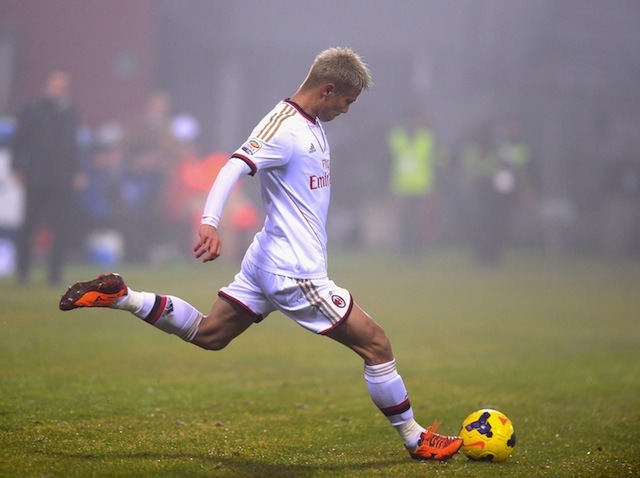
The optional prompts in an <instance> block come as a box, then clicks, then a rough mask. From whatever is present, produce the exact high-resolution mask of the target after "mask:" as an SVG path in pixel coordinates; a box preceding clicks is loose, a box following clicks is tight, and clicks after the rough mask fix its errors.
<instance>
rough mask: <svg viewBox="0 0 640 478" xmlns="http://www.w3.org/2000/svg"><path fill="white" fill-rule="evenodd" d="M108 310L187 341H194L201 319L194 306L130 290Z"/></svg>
mask: <svg viewBox="0 0 640 478" xmlns="http://www.w3.org/2000/svg"><path fill="white" fill-rule="evenodd" d="M111 307H112V308H114V309H121V310H128V311H129V312H131V313H132V314H134V315H135V316H136V317H139V318H141V319H142V320H144V321H145V322H147V323H149V324H151V325H153V326H155V327H157V328H158V329H160V330H162V331H164V332H166V333H168V334H173V335H177V336H178V337H180V338H181V339H183V340H186V341H187V342H191V341H192V340H193V339H194V337H195V336H196V333H197V332H198V327H199V326H200V322H201V321H202V319H203V317H204V316H203V315H202V314H201V313H200V312H198V310H197V309H196V308H195V307H193V306H192V305H191V304H189V303H188V302H185V301H184V300H182V299H180V298H178V297H174V296H171V295H158V294H153V293H151V292H136V291H134V290H131V289H129V291H128V293H127V295H125V296H124V297H121V298H120V299H118V300H117V301H116V302H115V303H114V304H113V305H112V306H111Z"/></svg>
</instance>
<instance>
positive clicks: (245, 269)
mask: <svg viewBox="0 0 640 478" xmlns="http://www.w3.org/2000/svg"><path fill="white" fill-rule="evenodd" d="M218 295H219V296H220V297H222V298H224V299H226V300H229V301H231V302H234V303H236V304H238V305H240V306H242V307H243V308H244V309H246V310H247V311H248V312H249V313H251V314H253V315H254V316H255V317H256V322H260V321H261V320H262V319H263V318H265V317H266V316H267V315H269V314H270V313H271V312H273V311H274V310H279V311H280V312H282V313H283V314H284V315H286V316H287V317H289V318H291V319H293V320H295V321H296V322H297V323H298V324H300V325H301V326H302V327H304V328H305V329H308V330H311V331H312V332H315V333H317V334H326V333H327V332H329V331H330V330H331V329H333V328H334V327H336V326H338V325H339V324H340V323H341V322H342V321H343V320H345V319H346V318H347V317H348V316H349V313H350V312H351V308H352V307H353V299H352V297H351V294H350V293H349V291H348V290H346V289H343V288H341V287H338V286H336V284H335V283H334V282H333V281H332V280H329V278H325V279H294V278H291V277H285V276H281V275H277V274H272V273H270V272H266V271H264V270H262V269H260V268H258V267H256V266H255V265H253V264H252V263H251V262H249V261H247V260H244V261H242V267H241V269H240V272H238V274H236V276H235V278H234V280H233V282H232V283H231V284H229V285H228V286H227V287H223V288H222V289H220V292H219V293H218Z"/></svg>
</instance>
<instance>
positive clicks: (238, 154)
mask: <svg viewBox="0 0 640 478" xmlns="http://www.w3.org/2000/svg"><path fill="white" fill-rule="evenodd" d="M295 114H296V111H295V109H294V108H293V107H292V106H290V105H288V104H285V103H283V104H282V107H281V108H280V109H278V108H276V110H274V112H272V114H270V115H268V116H266V117H265V118H264V119H263V120H262V121H261V122H260V123H259V124H258V126H256V128H255V129H254V130H253V132H252V133H251V137H249V139H247V141H245V143H244V144H243V145H242V146H240V148H238V149H237V150H236V151H235V152H234V153H233V155H232V157H235V158H239V159H241V160H242V161H244V162H245V163H247V165H249V167H250V168H251V175H254V174H255V173H256V172H257V171H258V169H269V168H276V167H279V166H283V165H285V164H287V163H288V162H289V160H290V159H291V154H292V152H293V142H292V137H291V134H292V133H291V129H290V127H289V125H288V124H287V119H289V118H291V117H292V116H294V115H295Z"/></svg>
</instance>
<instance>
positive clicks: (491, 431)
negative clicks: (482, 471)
mask: <svg viewBox="0 0 640 478" xmlns="http://www.w3.org/2000/svg"><path fill="white" fill-rule="evenodd" d="M460 436H461V437H462V447H461V448H460V451H461V452H462V453H464V454H465V455H467V457H468V458H469V459H470V460H480V461H494V462H498V461H505V460H506V459H507V458H509V456H510V455H511V453H513V448H514V447H515V446H516V432H515V430H514V428H513V424H512V423H511V420H509V418H508V417H507V416H506V415H505V414H504V413H502V412H499V411H498V410H493V409H491V408H483V409H482V410H477V411H475V412H473V413H472V414H471V415H469V416H468V417H467V418H465V420H464V422H462V430H460Z"/></svg>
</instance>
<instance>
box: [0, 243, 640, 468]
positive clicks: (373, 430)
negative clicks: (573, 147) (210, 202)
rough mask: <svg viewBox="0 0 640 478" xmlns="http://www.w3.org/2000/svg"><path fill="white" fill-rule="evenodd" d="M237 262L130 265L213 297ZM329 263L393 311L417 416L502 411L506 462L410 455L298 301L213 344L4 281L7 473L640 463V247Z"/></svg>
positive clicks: (353, 258) (2, 438)
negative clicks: (631, 254) (582, 255)
mask: <svg viewBox="0 0 640 478" xmlns="http://www.w3.org/2000/svg"><path fill="white" fill-rule="evenodd" d="M236 268H237V267H236V266H234V265H228V264H223V263H216V264H212V265H206V266H202V265H175V266H172V267H163V268H153V267H150V266H149V267H135V268H134V267H131V266H129V267H123V268H121V270H120V272H122V273H123V275H124V277H125V279H126V280H127V282H128V284H129V285H131V286H132V287H134V288H136V289H142V290H153V291H156V292H160V293H171V294H174V295H178V296H181V297H183V298H185V299H186V300H188V301H190V302H191V303H193V304H194V305H195V306H197V307H198V308H200V309H201V310H202V311H208V308H209V306H210V304H211V303H212V300H213V298H214V297H215V294H216V291H217V289H218V288H219V287H221V286H223V285H225V284H226V283H228V282H229V281H230V280H231V279H232V277H233V274H234V273H235V270H236ZM97 272H98V271H97V270H95V269H94V268H91V267H88V266H75V267H73V268H70V269H69V271H68V272H67V278H68V280H69V281H70V282H71V281H73V280H77V279H87V278H91V277H93V276H94V275H95V274H96V273H97ZM331 276H332V278H333V279H334V280H335V281H336V282H337V283H339V284H341V285H343V286H346V287H347V288H349V289H350V290H351V292H352V293H353V295H354V297H355V299H356V301H357V302H358V303H359V304H360V305H362V306H363V307H364V308H365V310H367V311H368V312H369V313H370V314H371V315H373V316H374V317H375V318H376V319H377V320H378V321H379V322H381V323H382V325H383V326H384V327H385V329H386V331H387V333H388V335H389V336H390V337H391V339H392V343H393V345H394V352H395V355H396V358H397V360H398V364H399V371H400V373H401V374H402V376H403V378H404V380H405V383H406V384H407V387H408V388H409V392H410V394H411V398H412V403H413V406H414V410H415V413H416V416H417V418H418V419H419V421H420V422H422V423H423V424H424V425H425V426H426V425H428V424H430V423H431V420H433V419H435V418H437V419H439V420H442V421H444V424H443V425H442V427H441V431H443V432H444V433H448V434H452V433H457V432H458V430H459V427H460V424H461V422H462V420H463V419H464V417H465V416H466V415H467V414H468V413H470V412H472V411H473V410H475V409H478V408H482V407H485V406H490V407H494V408H497V409H500V410H502V411H503V412H505V413H506V414H507V415H508V416H509V417H510V418H511V419H512V421H513V422H514V426H515V428H516V431H517V435H518V444H517V446H516V450H515V452H514V454H513V456H512V457H511V458H509V460H508V461H507V462H505V463H502V464H489V463H476V462H470V461H468V460H467V459H466V458H465V457H464V456H462V455H458V456H456V457H455V458H454V459H452V460H450V461H448V462H445V463H436V462H429V463H420V462H416V461H413V460H411V459H409V457H408V454H407V453H406V451H404V449H403V447H402V444H401V442H400V441H399V438H398V437H397V435H396V434H395V432H394V431H393V429H391V427H389V426H388V425H387V423H386V420H385V419H384V418H383V417H382V416H381V415H380V413H379V412H378V410H377V409H376V408H375V406H374V405H373V403H372V402H371V401H370V399H369V397H368V395H367V392H366V389H365V387H364V383H363V379H362V364H361V362H360V360H359V359H358V358H357V357H356V356H355V355H354V354H353V353H352V352H350V351H348V350H347V349H345V348H343V347H341V346H339V345H338V344H335V343H333V342H332V341H331V340H330V339H327V338H324V337H316V336H314V335H313V334H310V333H309V332H306V331H304V330H303V329H301V328H300V327H298V326H296V325H295V324H293V323H291V322H290V321H289V320H288V319H286V318H284V317H283V316H281V315H280V314H273V315H272V316H270V317H269V318H268V319H267V320H265V321H264V322H263V323H261V324H258V325H256V326H254V327H252V328H250V329H249V330H248V331H247V332H246V333H245V334H244V335H243V336H241V337H240V338H238V339H237V340H236V341H235V342H233V343H232V344H231V345H230V346H229V347H228V348H227V349H226V350H224V351H222V352H205V351H202V350H199V349H197V348H196V347H193V346H190V345H189V344H186V343H184V342H182V341H180V340H179V339H177V338H176V337H172V336H168V335H165V334H163V333H162V332H159V331H157V330H154V329H152V328H151V327H150V326H148V325H147V324H144V323H142V322H141V321H139V320H137V319H135V318H133V317H132V316H130V315H128V314H126V313H122V312H115V311H111V310H76V311H71V312H66V313H63V312H60V311H58V309H57V301H58V299H59V296H60V295H61V293H62V292H63V290H61V289H60V290H59V289H53V288H50V287H46V286H43V285H34V286H32V287H29V288H23V287H19V286H17V285H15V284H14V282H13V281H12V280H11V279H0V317H1V318H0V360H1V363H2V368H1V371H0V393H1V395H0V397H1V398H0V445H1V448H0V450H1V451H0V476H12V477H20V476H154V477H156V476H242V477H263V476H283V477H292V476H304V477H308V476H323V477H324V476H336V477H340V476H343V477H347V476H348V477H358V476H362V477H365V476H366V477H369V476H388V477H401V476H402V477H411V476H447V477H535V476H553V477H576V476H584V477H608V476H611V477H619V476H640V458H639V457H640V412H639V408H638V405H639V400H640V398H639V397H640V347H639V345H640V320H639V319H640V294H638V290H639V287H638V286H640V263H638V262H633V263H605V262H600V261H596V260H577V259H563V260H550V259H545V258H544V257H537V256H528V257H523V256H510V257H509V259H508V261H507V262H506V264H505V265H504V266H503V267H500V268H495V269H487V268H480V267H477V266H475V265H473V264H471V263H470V262H468V261H467V260H466V259H465V258H464V257H460V256H455V255H451V256H446V255H444V256H443V255H438V256H435V255H433V256H427V257H425V258H424V259H423V260H417V261H400V262H398V261H395V260H393V259H392V258H379V257H377V256H373V255H368V254H338V255H336V256H334V257H333V260H332V268H331Z"/></svg>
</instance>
